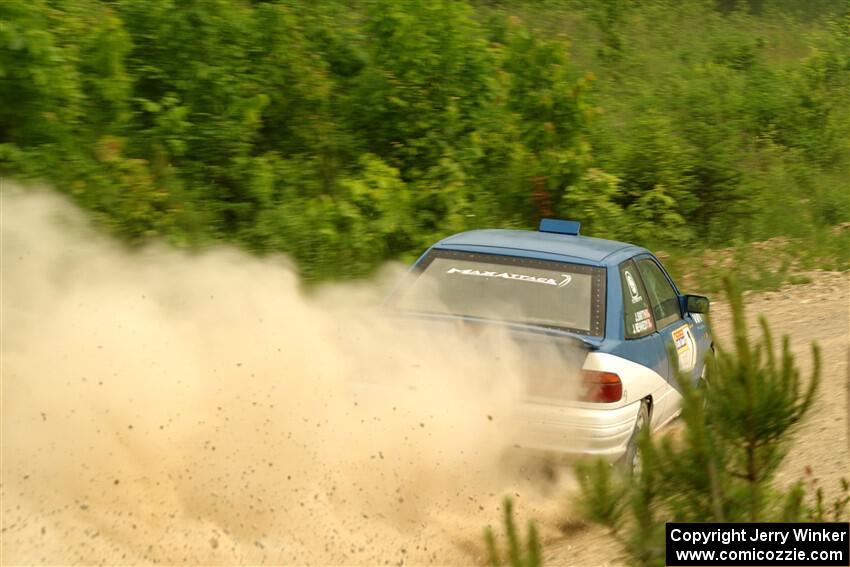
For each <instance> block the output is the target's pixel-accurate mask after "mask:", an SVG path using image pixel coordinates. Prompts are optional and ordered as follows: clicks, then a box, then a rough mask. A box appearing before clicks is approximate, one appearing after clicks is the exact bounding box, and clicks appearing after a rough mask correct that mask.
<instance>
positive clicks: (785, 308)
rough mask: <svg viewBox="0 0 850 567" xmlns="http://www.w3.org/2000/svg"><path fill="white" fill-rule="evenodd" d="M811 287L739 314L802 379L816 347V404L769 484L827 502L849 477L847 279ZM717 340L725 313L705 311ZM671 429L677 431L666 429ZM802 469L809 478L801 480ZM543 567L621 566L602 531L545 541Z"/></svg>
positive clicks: (723, 336)
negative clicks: (762, 322)
mask: <svg viewBox="0 0 850 567" xmlns="http://www.w3.org/2000/svg"><path fill="white" fill-rule="evenodd" d="M807 275H808V276H809V277H810V279H811V282H810V283H808V284H804V285H796V286H787V287H785V288H783V289H782V290H780V291H777V292H767V293H758V294H747V295H746V308H747V318H748V321H749V327H750V329H751V333H753V335H752V336H757V333H758V332H759V331H758V322H757V321H758V316H759V315H760V314H761V315H764V316H765V317H766V318H767V321H768V323H769V325H770V328H771V331H772V332H773V334H774V337H775V340H776V341H777V342H778V339H779V337H780V336H781V335H783V334H787V335H789V336H790V338H791V348H792V350H793V353H794V356H795V359H796V362H797V364H798V366H799V367H800V369H801V370H802V373H803V376H809V375H810V373H811V369H812V354H811V346H810V345H811V343H812V341H817V342H818V344H819V345H820V347H821V353H822V368H823V371H822V377H821V380H822V382H821V388H820V392H819V395H818V400H817V402H816V405H815V407H814V409H813V410H812V412H811V414H810V415H809V418H808V419H807V420H806V422H805V424H804V425H803V426H802V427H801V429H800V430H799V432H798V433H797V438H796V442H795V443H794V445H793V447H792V449H791V451H790V453H789V455H788V458H787V459H786V461H785V463H784V465H783V467H782V470H781V471H780V473H779V475H778V477H777V481H778V483H779V484H781V485H782V484H790V483H792V482H794V481H796V480H798V479H800V478H804V477H805V478H810V479H816V480H815V481H816V482H817V485H818V486H823V488H824V491H825V493H826V494H827V495H829V494H835V493H836V492H837V490H836V489H837V488H838V481H839V479H840V478H841V477H847V476H850V449H848V438H850V435H848V431H850V430H849V429H848V428H850V420H848V397H850V375H848V368H847V363H848V354H849V353H850V350H848V346H850V300H848V284H850V274H847V273H835V272H812V273H809V274H807ZM713 316H714V323H715V326H716V334H717V338H718V340H720V341H721V343H723V344H728V341H729V339H730V325H729V323H730V321H729V309H728V306H727V305H726V304H724V303H721V302H716V303H715V304H714V305H713ZM673 427H677V425H673ZM807 470H808V471H810V473H809V474H808V475H807ZM545 559H546V565H576V566H579V565H581V566H585V565H588V566H589V565H594V566H595V565H599V566H603V565H620V564H623V561H622V559H621V557H620V551H619V549H618V547H617V545H616V543H615V542H614V541H613V540H612V539H611V538H610V536H608V534H607V533H606V532H605V530H602V529H600V528H598V527H596V526H578V527H576V529H574V530H573V532H572V533H571V534H568V535H564V536H562V537H561V538H559V539H558V540H557V541H552V542H551V543H550V545H549V546H548V548H547V550H546V554H545Z"/></svg>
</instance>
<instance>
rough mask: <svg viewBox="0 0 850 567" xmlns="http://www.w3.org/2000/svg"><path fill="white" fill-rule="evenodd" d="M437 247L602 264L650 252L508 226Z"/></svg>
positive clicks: (457, 237) (471, 233) (474, 232)
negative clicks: (512, 228) (511, 228)
mask: <svg viewBox="0 0 850 567" xmlns="http://www.w3.org/2000/svg"><path fill="white" fill-rule="evenodd" d="M434 247H435V248H444V249H449V250H468V251H474V252H489V253H492V254H505V255H510V256H523V257H529V258H538V259H541V260H546V259H550V260H551V259H561V260H563V261H569V262H579V263H584V264H595V265H600V266H607V265H615V264H619V263H620V262H622V261H623V260H625V259H627V258H630V257H632V256H634V255H635V254H638V253H641V252H647V250H646V249H645V248H641V247H639V246H635V245H633V244H627V243H625V242H617V241H616V240H605V239H603V238H593V237H590V236H576V235H566V234H555V233H551V232H538V231H533V230H505V229H488V230H471V231H469V232H461V233H458V234H453V235H452V236H449V237H447V238H444V239H442V240H440V241H439V242H437V243H436V244H435V245H434ZM556 257H557V258H556Z"/></svg>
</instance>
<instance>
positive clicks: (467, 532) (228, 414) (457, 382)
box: [0, 182, 563, 564]
mask: <svg viewBox="0 0 850 567" xmlns="http://www.w3.org/2000/svg"><path fill="white" fill-rule="evenodd" d="M9 185H10V184H9V183H8V182H7V183H6V184H5V187H4V191H3V193H2V396H3V397H2V427H3V430H2V489H0V490H2V557H0V559H2V562H3V563H4V564H12V563H16V564H17V563H62V564H72V563H78V564H93V563H109V564H116V563H119V564H120V563H126V564H129V563H132V564H138V563H154V562H157V563H169V564H180V563H205V564H236V563H252V564H256V563H278V564H280V563H288V564H293V563H297V564H306V563H313V564H316V563H320V564H329V563H334V564H340V563H345V564H360V563H376V562H380V563H384V562H390V563H393V564H399V563H414V564H421V563H430V562H436V563H442V564H449V563H458V564H459V563H464V564H466V563H469V562H472V561H478V560H481V558H482V557H481V541H482V537H481V535H482V529H483V527H484V526H485V525H487V524H497V523H499V522H500V520H501V511H500V506H501V502H502V498H503V497H504V496H505V495H511V496H513V497H514V498H515V500H516V501H517V506H518V508H519V509H520V510H524V511H526V512H529V511H532V510H536V512H535V513H536V514H537V515H536V517H537V518H538V519H540V518H545V517H546V514H547V513H548V514H549V516H552V515H553V514H554V515H557V514H558V513H559V512H557V511H556V512H553V509H555V510H559V509H560V508H561V506H562V504H563V502H562V499H561V498H560V496H559V497H558V498H555V497H553V496H552V494H551V493H550V494H543V493H542V491H543V490H545V487H544V488H541V486H540V482H539V481H538V480H537V479H534V478H531V479H530V480H529V478H528V476H529V473H528V470H530V469H529V468H528V467H521V466H516V463H515V462H513V461H511V464H510V466H509V465H508V464H507V463H508V461H509V460H508V459H506V455H509V454H511V448H512V437H511V435H512V431H514V429H515V428H514V427H513V426H512V422H511V414H512V408H513V407H514V405H515V403H516V401H517V400H519V399H520V398H521V396H522V393H523V389H524V385H523V378H522V376H523V373H522V369H523V367H524V366H525V365H524V364H523V362H522V358H523V355H522V353H521V352H520V351H519V349H517V348H515V347H514V345H513V343H512V342H511V340H510V339H509V338H508V337H506V336H503V335H500V334H498V333H496V332H484V333H481V334H474V335H471V336H470V335H469V333H465V332H463V331H462V330H460V329H457V328H456V327H454V326H446V325H439V326H435V325H434V324H433V323H431V324H430V325H425V324H423V323H420V324H419V325H418V326H417V325H415V324H413V323H412V322H410V321H403V320H399V319H397V318H392V317H388V316H387V315H386V313H383V312H381V310H380V309H379V303H380V300H381V298H382V297H384V296H385V293H386V289H387V285H385V284H386V283H387V282H391V281H393V280H395V279H397V277H398V276H399V274H400V273H401V269H400V268H398V267H396V268H394V269H390V270H385V276H384V277H383V278H379V280H378V281H373V282H368V283H358V284H341V285H334V286H327V287H323V288H320V289H318V290H313V291H311V292H310V293H309V294H308V293H305V292H304V291H303V290H302V288H301V285H300V284H299V281H298V278H297V276H296V274H295V272H294V271H293V269H292V268H291V266H290V265H289V264H288V263H287V262H286V261H285V260H284V259H283V258H272V259H262V260H261V259H257V258H255V257H251V256H248V255H246V254H244V253H241V252H237V251H234V250H232V249H220V250H215V251H209V252H205V253H202V254H194V255H190V254H187V253H183V252H178V251H174V250H172V249H169V248H166V247H164V246H162V247H149V248H146V249H143V250H137V251H132V252H130V251H127V250H126V249H125V248H123V247H121V246H119V245H118V244H116V243H114V242H112V241H110V240H108V239H106V238H105V237H103V236H100V235H99V234H98V233H97V232H96V231H94V230H93V229H92V228H90V227H89V226H88V225H87V223H86V221H85V220H84V217H83V215H82V214H81V213H80V212H79V211H77V210H76V209H75V208H74V207H73V206H71V205H70V204H69V203H68V202H67V201H65V200H64V199H62V198H60V197H58V196H56V195H55V194H52V193H48V192H38V191H36V192H32V191H31V192H26V193H24V192H19V191H17V190H16V188H12V187H10V186H9ZM535 506H536V508H535ZM547 507H548V508H547ZM546 510H548V512H546ZM553 522H554V520H553ZM544 532H545V526H544Z"/></svg>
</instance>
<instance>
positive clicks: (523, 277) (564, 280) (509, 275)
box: [446, 268, 573, 287]
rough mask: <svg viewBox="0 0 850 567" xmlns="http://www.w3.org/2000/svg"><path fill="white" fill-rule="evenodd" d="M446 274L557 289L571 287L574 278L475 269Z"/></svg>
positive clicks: (450, 269) (450, 271) (563, 275)
mask: <svg viewBox="0 0 850 567" xmlns="http://www.w3.org/2000/svg"><path fill="white" fill-rule="evenodd" d="M446 273H447V274H460V275H463V276H477V277H481V278H501V279H505V280H518V281H521V282H531V283H539V284H544V285H551V286H555V287H564V286H566V285H569V283H570V282H571V281H573V277H572V276H571V275H570V274H561V279H560V281H559V280H556V279H555V278H547V277H538V276H529V275H527V274H515V273H513V272H497V271H488V270H476V269H473V268H449V269H448V270H446Z"/></svg>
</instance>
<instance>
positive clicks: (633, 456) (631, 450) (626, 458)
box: [619, 400, 649, 476]
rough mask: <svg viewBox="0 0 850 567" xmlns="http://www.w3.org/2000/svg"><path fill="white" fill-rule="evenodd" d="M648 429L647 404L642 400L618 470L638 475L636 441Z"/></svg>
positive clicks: (639, 462) (639, 458)
mask: <svg viewBox="0 0 850 567" xmlns="http://www.w3.org/2000/svg"><path fill="white" fill-rule="evenodd" d="M647 427H649V403H648V402H647V401H646V400H644V401H642V402H641V404H640V409H639V410H638V414H637V417H636V418H635V428H634V430H633V431H632V436H631V438H630V439H629V444H628V445H627V447H626V452H625V454H624V455H623V456H622V457H621V458H620V462H619V468H620V470H621V471H622V472H623V473H624V474H626V475H628V476H633V475H638V474H640V469H641V465H642V463H641V455H640V448H639V447H638V440H639V439H640V435H641V433H642V432H643V430H644V429H646V428H647Z"/></svg>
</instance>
